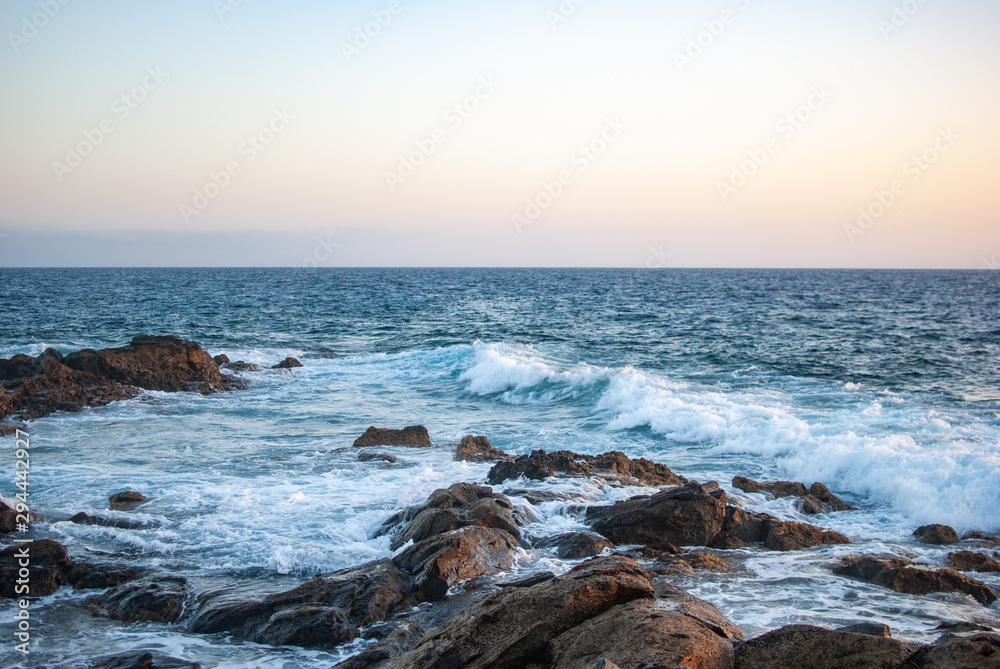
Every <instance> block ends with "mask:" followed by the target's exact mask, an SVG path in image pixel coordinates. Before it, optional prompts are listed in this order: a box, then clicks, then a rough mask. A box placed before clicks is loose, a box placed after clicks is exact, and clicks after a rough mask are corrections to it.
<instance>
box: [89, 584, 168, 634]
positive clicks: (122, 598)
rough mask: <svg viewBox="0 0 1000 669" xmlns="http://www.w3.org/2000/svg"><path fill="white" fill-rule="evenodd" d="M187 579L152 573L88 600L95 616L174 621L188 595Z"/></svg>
mask: <svg viewBox="0 0 1000 669" xmlns="http://www.w3.org/2000/svg"><path fill="white" fill-rule="evenodd" d="M187 594H188V593H187V579H185V578H183V577H181V576H171V575H166V574H151V575H149V576H144V577H142V578H139V579H136V580H132V581H128V582H126V583H123V584H121V585H117V586H115V587H113V588H111V589H110V590H108V591H107V592H105V593H104V594H103V595H100V596H98V597H94V598H92V599H90V600H88V601H87V608H88V609H90V611H91V612H92V613H94V615H98V616H104V617H108V618H112V619H114V620H121V621H122V622H125V623H135V622H154V623H172V622H176V621H177V619H178V618H180V617H181V613H183V611H184V600H185V599H186V598H187Z"/></svg>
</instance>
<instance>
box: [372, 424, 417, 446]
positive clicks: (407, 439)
mask: <svg viewBox="0 0 1000 669" xmlns="http://www.w3.org/2000/svg"><path fill="white" fill-rule="evenodd" d="M430 445H431V437H430V434H429V433H428V432H427V428H426V427H424V426H423V425H411V426H410V427H404V428H403V429H402V430H390V429H383V428H377V427H374V426H373V427H370V428H368V429H367V430H366V431H365V433H364V434H363V435H361V436H360V437H358V438H357V439H355V440H354V446H355V448H369V447H371V446H430Z"/></svg>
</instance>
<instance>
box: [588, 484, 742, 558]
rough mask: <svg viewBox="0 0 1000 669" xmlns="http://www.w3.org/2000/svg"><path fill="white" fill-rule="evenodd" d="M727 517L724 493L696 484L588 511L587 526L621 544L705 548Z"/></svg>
mask: <svg viewBox="0 0 1000 669" xmlns="http://www.w3.org/2000/svg"><path fill="white" fill-rule="evenodd" d="M725 517H726V504H725V493H722V495H721V498H720V497H719V496H715V495H713V494H711V492H710V491H709V490H706V488H705V487H703V486H702V485H700V484H699V483H698V482H697V481H692V482H690V483H688V484H687V485H684V486H682V487H679V488H674V489H671V490H665V491H663V492H660V493H657V494H656V495H653V496H651V497H649V496H638V497H633V498H631V499H627V500H624V501H621V502H616V503H615V504H614V505H612V506H592V507H590V508H588V509H587V523H588V524H589V525H590V526H591V527H593V528H594V530H595V531H596V532H598V533H599V534H602V535H604V536H605V537H607V538H608V539H610V540H611V541H613V542H615V543H616V544H618V545H623V544H658V543H670V544H674V545H677V546H705V545H707V544H708V542H710V541H711V540H712V539H713V538H714V537H715V536H716V535H718V534H719V532H720V531H721V530H722V524H723V521H724V520H725Z"/></svg>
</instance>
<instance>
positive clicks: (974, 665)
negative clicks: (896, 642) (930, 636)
mask: <svg viewBox="0 0 1000 669" xmlns="http://www.w3.org/2000/svg"><path fill="white" fill-rule="evenodd" d="M903 669H1000V635H997V634H972V635H970V636H955V635H953V634H945V635H944V636H942V637H941V638H940V639H938V640H937V641H935V642H934V643H932V644H929V645H927V646H924V647H923V648H920V649H919V650H917V652H915V653H914V654H913V655H911V656H910V657H909V659H908V660H907V661H906V664H905V665H903Z"/></svg>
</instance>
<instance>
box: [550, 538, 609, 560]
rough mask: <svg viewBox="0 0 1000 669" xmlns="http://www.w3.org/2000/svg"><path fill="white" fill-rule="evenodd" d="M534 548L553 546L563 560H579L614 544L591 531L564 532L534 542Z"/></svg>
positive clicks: (597, 553)
mask: <svg viewBox="0 0 1000 669" xmlns="http://www.w3.org/2000/svg"><path fill="white" fill-rule="evenodd" d="M535 547H536V548H554V549H556V555H558V556H559V557H560V558H562V559H563V560H581V559H583V558H589V557H593V556H595V555H600V554H601V553H602V552H603V551H604V549H606V548H607V549H612V550H613V549H614V547H615V545H614V544H613V543H611V542H610V541H608V540H607V539H605V538H604V537H602V536H601V535H599V534H594V533H593V532H564V533H562V534H557V535H555V536H552V537H545V538H544V539H540V540H538V541H536V542H535Z"/></svg>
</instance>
